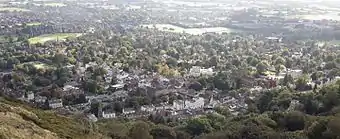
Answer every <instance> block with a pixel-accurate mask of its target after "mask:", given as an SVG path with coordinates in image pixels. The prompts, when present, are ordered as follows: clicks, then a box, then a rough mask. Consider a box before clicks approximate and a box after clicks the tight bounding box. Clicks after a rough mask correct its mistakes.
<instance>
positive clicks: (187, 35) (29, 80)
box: [0, 0, 340, 123]
mask: <svg viewBox="0 0 340 139" xmlns="http://www.w3.org/2000/svg"><path fill="white" fill-rule="evenodd" d="M338 11H339V7H335V6H334V4H332V3H331V2H330V3H327V4H325V3H322V2H305V1H298V2H291V1H288V2H287V1H280V2H277V3H275V4H273V3H272V2H270V1H269V0H263V1H247V0H242V1H223V2H220V1H218V0H216V1H210V2H206V1H185V2H183V1H178V0H165V1H159V0H145V1H138V0H135V1H129V2H126V1H105V0H104V1H91V0H88V1H83V0H79V1H72V0H61V1H5V2H2V3H0V19H1V20H0V47H1V48H0V70H1V73H0V75H1V80H0V94H1V96H4V97H9V98H12V99H15V100H20V101H22V102H23V103H27V104H28V105H30V106H33V107H36V108H39V109H43V110H51V111H53V112H55V113H57V114H60V115H65V116H72V115H77V114H81V115H84V116H86V118H87V119H88V120H90V121H92V122H98V121H102V120H105V119H106V120H109V119H130V120H136V119H148V120H150V121H153V122H159V121H163V123H166V122H164V121H170V120H182V119H191V118H197V117H201V116H205V115H208V114H214V113H219V112H220V111H221V109H222V108H223V109H227V111H228V112H229V113H230V114H231V115H233V116H242V115H246V114H249V113H252V112H253V113H256V112H260V113H264V112H265V111H271V110H272V111H274V110H275V111H278V110H282V111H286V110H287V111H288V109H289V110H290V109H294V107H297V106H298V105H302V104H305V105H307V104H306V103H307V102H305V101H304V100H303V99H300V98H301V97H307V96H308V95H309V94H313V93H317V92H322V91H323V90H324V88H327V87H328V86H330V85H333V84H336V83H337V81H338V80H339V79H340V69H339V68H340V47H339V44H338V43H339V42H338V41H337V40H338V39H340V38H339V36H340V32H339V31H338V28H339V22H338V20H337V19H339V17H338V16H339V15H338V14H336V13H337V12H338ZM277 90H279V92H280V91H281V92H285V91H287V92H289V93H290V94H293V95H296V97H291V96H290V97H287V98H284V96H282V98H281V99H283V100H282V101H281V100H277V101H279V102H280V104H281V103H282V107H281V105H279V104H278V106H276V105H275V107H274V106H273V107H269V105H270V104H269V102H270V100H268V102H266V103H268V104H266V107H261V108H260V106H262V105H260V104H262V103H258V102H259V101H262V98H263V95H264V94H265V92H270V91H277ZM304 95H305V96H304ZM323 95H324V94H323ZM325 97H326V96H325ZM272 98H274V97H272ZM322 100H324V99H322ZM263 101H266V100H263ZM279 102H277V103H279ZM273 103H274V102H273ZM330 104H332V107H331V108H333V104H334V105H335V106H336V105H337V104H338V103H335V102H334V103H330ZM267 105H268V106H267ZM283 106H284V107H283ZM321 106H323V105H322V104H320V107H321ZM326 106H328V105H325V107H326ZM335 106H334V107H335ZM255 107H256V108H255ZM331 108H330V109H331ZM305 109H307V108H305ZM320 109H322V108H320ZM320 109H318V110H320ZM324 109H326V108H324ZM308 110H309V109H308ZM320 113H321V112H320ZM313 114H315V113H313ZM160 119H161V120H160Z"/></svg>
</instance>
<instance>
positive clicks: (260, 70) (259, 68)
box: [256, 62, 267, 74]
mask: <svg viewBox="0 0 340 139" xmlns="http://www.w3.org/2000/svg"><path fill="white" fill-rule="evenodd" d="M256 70H257V72H258V73H260V74H262V73H264V72H265V71H266V70H267V65H266V64H265V63H264V62H260V63H258V64H257V65H256Z"/></svg>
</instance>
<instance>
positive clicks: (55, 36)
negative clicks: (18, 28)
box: [28, 33, 82, 44]
mask: <svg viewBox="0 0 340 139" xmlns="http://www.w3.org/2000/svg"><path fill="white" fill-rule="evenodd" d="M81 35H82V34H81V33H57V34H44V35H40V36H37V37H33V38H30V39H28V42H29V43H30V44H37V43H42V44H43V43H45V42H47V41H53V40H54V41H60V40H64V39H66V38H75V37H79V36H81Z"/></svg>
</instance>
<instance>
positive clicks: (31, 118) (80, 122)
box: [0, 97, 103, 139]
mask: <svg viewBox="0 0 340 139" xmlns="http://www.w3.org/2000/svg"><path fill="white" fill-rule="evenodd" d="M0 112H7V113H16V114H18V115H21V116H22V117H23V119H25V120H26V121H27V122H29V123H32V124H34V125H36V126H38V127H41V128H42V129H45V130H48V131H51V132H53V133H56V134H57V135H58V137H60V138H72V139H94V138H103V136H102V135H101V134H99V133H98V132H96V131H95V128H94V127H95V125H94V124H92V123H90V122H88V121H86V120H84V119H83V117H75V118H71V117H64V116H61V115H57V114H55V113H54V112H52V111H43V110H40V109H35V108H32V107H30V106H28V105H27V104H24V103H22V102H19V101H16V100H10V99H9V98H8V99H6V98H2V97H0ZM5 120H6V119H5ZM13 122H15V121H13ZM20 127H21V128H27V129H29V128H30V127H32V126H30V125H29V124H26V125H21V126H20ZM13 134H15V133H10V135H13ZM0 137H1V136H0Z"/></svg>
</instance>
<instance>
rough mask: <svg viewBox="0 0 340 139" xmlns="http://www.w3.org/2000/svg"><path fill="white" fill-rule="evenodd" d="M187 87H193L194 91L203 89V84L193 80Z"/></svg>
mask: <svg viewBox="0 0 340 139" xmlns="http://www.w3.org/2000/svg"><path fill="white" fill-rule="evenodd" d="M189 89H194V90H196V91H200V90H202V89H203V86H202V85H201V83H199V82H193V83H192V84H190V85H189Z"/></svg>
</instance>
